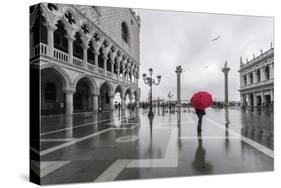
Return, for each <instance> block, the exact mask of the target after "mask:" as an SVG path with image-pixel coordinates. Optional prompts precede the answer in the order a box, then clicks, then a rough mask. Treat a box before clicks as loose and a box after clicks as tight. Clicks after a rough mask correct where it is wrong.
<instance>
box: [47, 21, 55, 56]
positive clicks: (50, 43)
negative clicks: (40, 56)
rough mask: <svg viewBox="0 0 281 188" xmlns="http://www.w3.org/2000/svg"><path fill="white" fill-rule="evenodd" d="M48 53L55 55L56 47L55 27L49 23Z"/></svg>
mask: <svg viewBox="0 0 281 188" xmlns="http://www.w3.org/2000/svg"><path fill="white" fill-rule="evenodd" d="M47 29H48V55H49V56H51V57H54V54H53V49H54V29H53V28H52V26H50V25H48V26H47Z"/></svg>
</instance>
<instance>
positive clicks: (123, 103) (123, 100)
mask: <svg viewBox="0 0 281 188" xmlns="http://www.w3.org/2000/svg"><path fill="white" fill-rule="evenodd" d="M120 98H121V109H122V110H124V109H125V99H126V98H125V96H120Z"/></svg>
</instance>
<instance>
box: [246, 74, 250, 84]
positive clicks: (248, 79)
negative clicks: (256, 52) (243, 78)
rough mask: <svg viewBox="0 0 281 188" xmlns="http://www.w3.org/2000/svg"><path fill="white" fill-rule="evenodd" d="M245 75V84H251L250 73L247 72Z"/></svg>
mask: <svg viewBox="0 0 281 188" xmlns="http://www.w3.org/2000/svg"><path fill="white" fill-rule="evenodd" d="M246 75H247V85H250V84H251V79H250V73H249V72H248V73H247V74H246Z"/></svg>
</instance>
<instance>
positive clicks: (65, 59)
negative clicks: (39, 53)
mask: <svg viewBox="0 0 281 188" xmlns="http://www.w3.org/2000/svg"><path fill="white" fill-rule="evenodd" d="M53 55H54V58H55V59H57V60H59V61H63V62H65V63H68V54H67V53H65V52H62V51H60V50H57V49H54V53H53Z"/></svg>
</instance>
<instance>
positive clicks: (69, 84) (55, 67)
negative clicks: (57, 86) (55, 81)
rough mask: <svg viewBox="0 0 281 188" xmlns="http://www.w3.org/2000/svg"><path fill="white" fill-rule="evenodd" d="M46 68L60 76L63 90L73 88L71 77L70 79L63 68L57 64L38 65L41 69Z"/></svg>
mask: <svg viewBox="0 0 281 188" xmlns="http://www.w3.org/2000/svg"><path fill="white" fill-rule="evenodd" d="M48 68H51V69H53V70H55V71H56V72H57V73H58V76H60V78H61V80H62V83H63V89H64V90H69V89H71V90H72V89H73V87H72V82H71V79H70V77H69V75H68V74H67V73H66V72H65V70H63V69H62V68H61V67H60V66H58V65H56V64H51V63H46V64H41V65H40V70H41V71H42V70H45V69H48Z"/></svg>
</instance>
